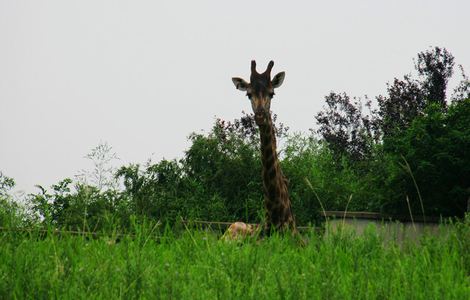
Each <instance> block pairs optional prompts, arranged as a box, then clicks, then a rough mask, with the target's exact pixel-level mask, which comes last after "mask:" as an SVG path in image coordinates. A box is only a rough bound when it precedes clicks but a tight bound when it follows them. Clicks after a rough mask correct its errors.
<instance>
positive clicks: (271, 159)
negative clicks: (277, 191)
mask: <svg viewBox="0 0 470 300" xmlns="http://www.w3.org/2000/svg"><path fill="white" fill-rule="evenodd" d="M259 128H260V137H261V139H260V140H261V162H262V164H263V183H264V185H265V187H271V186H272V185H276V184H277V182H276V181H277V180H276V178H278V177H279V176H280V175H281V174H280V167H279V161H278V157H277V149H276V135H275V133H274V127H273V123H272V120H271V114H269V116H268V118H267V121H266V123H265V124H263V125H260V127H259ZM267 196H269V195H267ZM269 198H274V197H269Z"/></svg>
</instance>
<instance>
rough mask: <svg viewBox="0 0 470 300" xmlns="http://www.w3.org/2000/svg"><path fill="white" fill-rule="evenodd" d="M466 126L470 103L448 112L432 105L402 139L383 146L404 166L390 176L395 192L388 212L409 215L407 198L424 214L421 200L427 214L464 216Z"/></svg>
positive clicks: (468, 166) (469, 159) (469, 142)
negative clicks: (407, 213)
mask: <svg viewBox="0 0 470 300" xmlns="http://www.w3.org/2000/svg"><path fill="white" fill-rule="evenodd" d="M468 124H470V99H467V100H465V101H460V102H456V103H453V104H451V105H450V106H449V108H448V111H446V110H443V109H442V107H441V106H440V105H436V104H433V105H430V106H428V107H427V109H426V111H425V115H424V116H422V117H418V118H416V119H415V120H414V121H413V123H412V124H411V126H410V128H409V129H408V130H407V131H406V132H405V133H404V134H403V135H402V136H399V137H395V138H391V139H386V140H385V141H384V147H385V149H386V151H388V152H390V153H392V155H394V160H395V161H396V162H397V164H398V163H400V164H401V166H402V168H395V169H394V170H391V172H390V176H391V177H390V181H389V185H390V188H391V189H392V188H393V189H395V191H396V193H394V194H393V195H392V196H393V200H394V201H393V202H392V203H391V205H390V207H389V209H390V210H395V211H397V212H401V213H406V212H407V208H406V202H405V197H406V196H408V197H409V198H410V203H411V208H412V211H413V212H414V213H418V212H421V207H420V199H419V198H420V196H421V199H422V200H423V204H424V210H425V213H426V214H430V215H443V216H460V217H463V215H464V213H465V211H466V203H467V199H468V197H469V182H470V156H469V155H468V149H470V127H469V126H468ZM407 164H409V169H408V167H407ZM412 176H413V177H414V179H415V180H416V185H417V187H416V186H415V184H414V182H413V177H412ZM418 191H419V193H420V195H419V194H418Z"/></svg>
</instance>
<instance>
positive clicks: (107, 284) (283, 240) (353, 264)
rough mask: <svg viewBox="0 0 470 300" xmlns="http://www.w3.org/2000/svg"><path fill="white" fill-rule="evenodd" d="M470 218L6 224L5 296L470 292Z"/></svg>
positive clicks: (1, 257)
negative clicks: (312, 228) (239, 235)
mask: <svg viewBox="0 0 470 300" xmlns="http://www.w3.org/2000/svg"><path fill="white" fill-rule="evenodd" d="M469 229H470V227H469V224H466V225H465V224H458V225H455V226H454V227H453V229H452V230H451V231H450V234H448V235H445V236H440V237H433V236H427V237H424V238H423V239H422V240H421V241H420V243H418V244H416V243H409V244H406V243H405V244H402V245H398V244H394V243H384V242H383V240H382V238H381V237H379V236H378V234H377V233H376V231H375V230H374V228H373V227H371V228H370V229H369V230H368V231H366V233H365V234H364V235H362V236H355V235H354V234H353V233H345V232H342V233H341V234H334V233H333V234H331V235H328V236H320V235H318V234H315V233H312V234H310V235H308V236H307V237H306V238H307V239H308V243H307V245H306V246H305V247H300V246H298V244H297V243H295V241H292V240H291V239H289V238H288V237H280V236H273V237H270V238H267V239H264V240H261V241H255V240H247V241H245V242H243V243H226V242H222V241H220V240H218V236H217V235H216V234H214V233H208V232H203V231H196V230H194V231H193V230H184V231H183V232H182V233H178V234H177V233H174V232H173V231H170V230H161V232H160V231H159V230H160V229H159V228H157V229H155V228H150V227H148V226H143V225H139V226H138V227H137V228H136V230H135V234H134V235H132V236H125V237H121V238H120V240H119V242H118V243H114V240H115V238H108V237H100V238H96V237H92V236H76V235H70V234H63V235H57V234H52V232H51V233H50V234H47V235H44V234H43V233H39V232H36V233H35V232H32V233H31V232H30V233H27V234H25V233H20V232H2V233H0V234H1V235H0V299H12V298H13V299H14V298H17V299H51V298H52V299H54V298H60V299H85V298H102V299H120V298H123V299H240V298H243V299H469V295H470V279H469V278H470V277H469V275H470V262H469V258H470V257H469V254H468V251H469V248H468V247H469V246H470V236H469Z"/></svg>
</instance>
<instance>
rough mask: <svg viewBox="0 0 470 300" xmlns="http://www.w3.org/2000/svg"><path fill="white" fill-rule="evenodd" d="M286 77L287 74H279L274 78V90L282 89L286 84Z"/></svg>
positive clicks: (272, 82)
mask: <svg viewBox="0 0 470 300" xmlns="http://www.w3.org/2000/svg"><path fill="white" fill-rule="evenodd" d="M284 77H286V72H281V73H277V74H276V76H274V78H273V80H271V84H272V85H273V88H278V87H280V86H281V84H282V82H284Z"/></svg>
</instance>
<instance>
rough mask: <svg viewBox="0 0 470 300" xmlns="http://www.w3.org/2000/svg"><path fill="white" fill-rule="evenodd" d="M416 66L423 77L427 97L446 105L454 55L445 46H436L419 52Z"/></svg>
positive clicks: (429, 99)
mask: <svg viewBox="0 0 470 300" xmlns="http://www.w3.org/2000/svg"><path fill="white" fill-rule="evenodd" d="M415 68H416V70H417V71H418V73H419V75H420V76H422V77H423V81H422V87H423V90H424V91H425V97H426V99H427V100H428V101H429V102H431V103H438V104H439V105H440V106H441V107H445V106H446V88H447V83H448V81H449V78H450V77H451V76H452V74H453V70H454V56H453V55H452V54H451V53H450V52H449V51H447V49H445V48H439V47H434V48H433V49H430V50H428V51H423V52H420V53H418V59H417V61H416V62H415Z"/></svg>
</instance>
